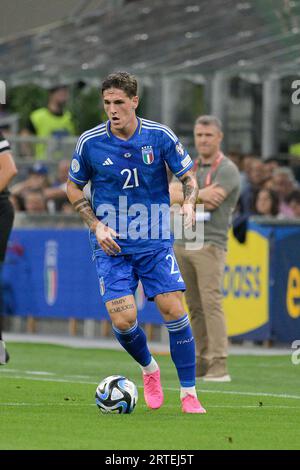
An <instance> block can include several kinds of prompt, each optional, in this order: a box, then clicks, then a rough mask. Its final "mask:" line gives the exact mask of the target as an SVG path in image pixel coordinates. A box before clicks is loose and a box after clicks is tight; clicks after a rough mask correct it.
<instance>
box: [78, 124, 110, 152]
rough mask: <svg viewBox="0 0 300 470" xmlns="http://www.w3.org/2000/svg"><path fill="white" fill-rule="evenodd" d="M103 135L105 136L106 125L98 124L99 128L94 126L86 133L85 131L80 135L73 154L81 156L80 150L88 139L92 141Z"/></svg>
mask: <svg viewBox="0 0 300 470" xmlns="http://www.w3.org/2000/svg"><path fill="white" fill-rule="evenodd" d="M105 134H106V124H100V126H96V127H93V128H92V129H90V130H88V131H85V132H84V133H83V134H81V136H80V137H79V139H78V142H77V145H76V148H75V152H76V153H77V154H78V155H81V152H82V148H83V145H84V144H85V142H87V141H88V140H89V139H92V138H93V137H100V136H102V135H105Z"/></svg>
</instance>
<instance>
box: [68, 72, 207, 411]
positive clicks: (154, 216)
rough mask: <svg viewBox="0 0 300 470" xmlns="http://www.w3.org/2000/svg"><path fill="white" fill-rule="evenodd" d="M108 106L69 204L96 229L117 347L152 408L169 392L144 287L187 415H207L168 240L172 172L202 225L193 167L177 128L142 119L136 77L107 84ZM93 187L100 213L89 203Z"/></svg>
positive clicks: (79, 166)
mask: <svg viewBox="0 0 300 470" xmlns="http://www.w3.org/2000/svg"><path fill="white" fill-rule="evenodd" d="M102 98H103V103H104V109H105V112H106V114H107V116H108V118H109V120H108V121H107V122H105V123H104V124H101V125H100V126H97V127H95V128H93V129H91V130H89V131H86V132H85V133H84V134H82V136H81V137H80V138H79V140H78V143H77V146H76V150H75V153H74V155H73V160H72V162H71V167H70V173H69V180H68V184H67V194H68V197H69V200H70V202H71V203H72V204H73V207H74V208H75V209H76V210H77V211H78V212H79V213H80V215H81V217H82V218H83V220H84V221H85V222H86V223H87V224H88V226H89V228H90V239H91V245H92V247H93V252H94V258H95V261H96V267H97V272H98V276H99V283H100V292H101V295H102V297H103V300H104V302H105V305H106V308H107V310H108V313H109V315H110V318H111V320H112V326H113V331H114V334H115V336H116V338H117V340H118V341H119V342H120V344H121V345H122V346H123V348H124V349H125V350H126V351H127V352H128V353H129V354H130V355H131V356H132V357H133V358H134V359H135V360H136V362H138V364H139V365H140V366H141V368H142V372H143V381H144V397H145V401H146V404H147V406H148V407H149V408H152V409H155V408H160V407H161V405H162V404H163V391H162V387H161V382H160V370H159V367H158V364H157V362H156V361H155V359H154V358H153V357H152V355H151V353H150V351H149V349H148V346H147V340H146V337H145V334H144V332H143V330H142V329H141V327H140V326H139V324H138V321H137V308H136V304H135V299H134V293H135V290H136V288H137V285H138V281H139V280H141V282H142V284H143V288H144V292H145V295H146V296H147V298H148V299H149V300H154V301H155V303H156V305H157V307H158V309H159V310H160V312H161V314H162V316H163V319H164V322H165V325H166V327H167V329H168V332H169V337H170V351H171V357H172V360H173V362H174V364H175V367H176V369H177V373H178V377H179V381H180V386H181V388H180V398H181V403H182V411H183V412H185V413H205V409H204V408H203V407H202V406H201V403H200V402H199V400H198V398H197V395H196V389H195V345H194V338H193V335H192V331H191V327H190V323H189V319H188V316H187V315H186V313H185V312H184V307H183V303H182V291H184V290H185V284H184V282H183V279H182V277H181V274H180V272H179V269H178V265H177V261H176V258H175V256H174V252H173V248H172V240H171V238H170V236H169V232H168V230H166V226H168V221H169V220H168V216H169V205H170V198H169V189H168V178H167V167H166V165H167V166H168V167H169V169H170V170H171V171H172V172H173V173H174V174H175V175H176V176H177V177H178V178H179V179H180V180H181V182H182V184H183V193H184V204H183V206H182V214H183V215H184V216H185V220H186V224H187V226H190V225H192V224H193V222H194V220H195V202H196V198H197V194H198V186H197V182H196V179H195V176H194V174H193V172H192V171H191V169H192V166H193V164H192V160H191V158H190V157H189V155H188V154H187V152H186V150H185V149H184V147H183V146H182V144H181V143H180V142H179V141H178V138H177V137H176V136H175V134H174V133H173V132H172V131H171V130H170V129H169V128H168V127H166V126H164V125H161V124H158V123H156V122H153V121H149V120H146V119H141V118H140V117H137V115H136V109H137V107H138V103H139V98H138V96H137V81H136V79H135V77H134V76H132V75H130V74H128V73H126V72H118V73H114V74H111V75H109V76H108V77H107V78H106V79H105V80H104V81H103V83H102ZM88 181H90V182H91V203H89V201H87V200H86V198H85V197H84V193H83V187H84V186H85V185H86V184H87V183H88ZM158 208H159V210H158ZM137 214H138V215H137ZM135 216H136V217H135ZM166 220H167V222H166ZM167 232H168V233H167Z"/></svg>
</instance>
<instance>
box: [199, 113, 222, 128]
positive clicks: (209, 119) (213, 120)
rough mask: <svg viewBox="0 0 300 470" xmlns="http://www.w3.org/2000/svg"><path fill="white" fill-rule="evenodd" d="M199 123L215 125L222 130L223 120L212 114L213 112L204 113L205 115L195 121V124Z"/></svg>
mask: <svg viewBox="0 0 300 470" xmlns="http://www.w3.org/2000/svg"><path fill="white" fill-rule="evenodd" d="M198 124H202V126H215V127H216V128H217V129H219V131H221V132H222V122H221V121H220V119H219V118H217V117H216V116H212V115H211V114H204V115H203V116H199V117H198V118H197V119H196V121H195V126H197V125H198Z"/></svg>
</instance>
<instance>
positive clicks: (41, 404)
mask: <svg viewBox="0 0 300 470" xmlns="http://www.w3.org/2000/svg"><path fill="white" fill-rule="evenodd" d="M1 406H12V407H13V406H17V407H19V406H20V407H21V406H30V407H45V406H69V407H71V406H72V407H73V406H77V407H79V406H82V407H87V406H95V403H74V401H72V400H70V402H69V403H22V402H20V403H18V402H11V403H1V402H0V407H1ZM139 406H140V407H141V406H142V407H143V408H147V406H146V405H145V404H143V403H141V404H139ZM163 408H175V405H164V406H163ZM211 408H221V409H223V408H230V409H236V410H237V409H239V410H240V409H248V408H251V409H254V408H255V409H257V410H258V409H261V408H265V409H266V408H269V409H272V408H276V409H296V410H300V407H299V406H288V405H263V406H259V405H209V409H211Z"/></svg>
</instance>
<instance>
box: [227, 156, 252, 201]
mask: <svg viewBox="0 0 300 470" xmlns="http://www.w3.org/2000/svg"><path fill="white" fill-rule="evenodd" d="M227 156H228V158H229V159H230V160H231V161H232V162H233V163H235V165H236V166H237V167H238V169H239V172H240V179H241V192H243V191H244V189H245V188H246V186H247V183H248V176H247V175H246V173H245V171H244V155H243V154H242V153H240V152H237V151H235V150H232V151H230V152H228V154H227Z"/></svg>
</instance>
